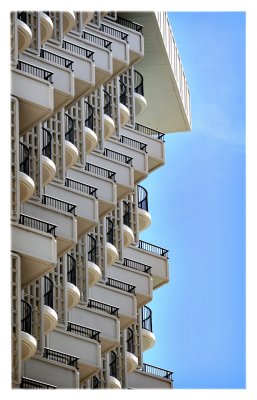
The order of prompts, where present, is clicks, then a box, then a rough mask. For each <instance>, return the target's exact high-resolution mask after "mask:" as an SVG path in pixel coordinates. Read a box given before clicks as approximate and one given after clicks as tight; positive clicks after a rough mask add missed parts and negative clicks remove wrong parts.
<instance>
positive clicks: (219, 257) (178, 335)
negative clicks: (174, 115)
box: [141, 12, 245, 388]
mask: <svg viewBox="0 0 257 400" xmlns="http://www.w3.org/2000/svg"><path fill="white" fill-rule="evenodd" d="M169 18H170V21H171V25H172V29H173V32H174V35H175V39H176V43H177V46H178V49H179V53H180V55H181V58H182V63H183V67H184V70H185V73H186V76H187V80H188V83H189V87H190V92H191V107H192V122H193V130H192V132H190V133H175V134H172V135H166V144H165V147H166V164H165V166H164V167H162V168H160V169H158V170H157V171H155V172H154V173H152V174H150V175H149V177H148V178H147V179H146V180H145V181H144V182H143V185H144V186H145V187H146V188H147V190H148V193H149V211H150V213H151V216H152V225H151V227H150V228H148V230H146V231H145V232H143V233H142V234H141V239H143V240H146V241H149V242H151V243H153V244H156V245H159V246H161V247H164V248H167V249H169V250H170V260H169V262H170V282H169V284H168V285H165V286H163V287H161V288H159V289H157V290H156V291H155V292H154V300H153V301H152V302H151V303H150V304H149V305H150V307H151V308H152V310H153V329H154V333H155V336H156V339H157V342H156V345H155V346H154V347H153V348H152V349H151V350H148V351H147V352H145V353H144V361H145V362H147V363H150V364H153V365H156V366H159V367H162V368H165V369H169V370H173V371H174V387H176V388H244V387H245V14H244V13H232V12H218V13H215V12H209V13H208V12H207V13H206V12H201V13H198V12H194V13H191V12H188V13H186V12H185V13H182V12H180V13H169Z"/></svg>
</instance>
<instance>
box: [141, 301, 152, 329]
mask: <svg viewBox="0 0 257 400" xmlns="http://www.w3.org/2000/svg"><path fill="white" fill-rule="evenodd" d="M141 318H142V328H143V329H147V330H148V331H150V332H152V331H153V324H152V310H151V309H150V308H149V307H147V306H143V307H142V308H141Z"/></svg>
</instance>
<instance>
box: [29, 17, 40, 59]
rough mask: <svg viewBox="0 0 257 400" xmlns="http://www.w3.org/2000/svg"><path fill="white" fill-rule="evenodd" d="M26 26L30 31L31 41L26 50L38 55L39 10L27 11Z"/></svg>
mask: <svg viewBox="0 0 257 400" xmlns="http://www.w3.org/2000/svg"><path fill="white" fill-rule="evenodd" d="M27 17H28V22H27V24H28V26H29V27H30V29H31V32H32V42H31V45H30V46H29V47H28V48H27V51H28V52H30V53H33V54H36V55H39V53H40V49H41V35H40V12H37V11H29V12H28V13H27Z"/></svg>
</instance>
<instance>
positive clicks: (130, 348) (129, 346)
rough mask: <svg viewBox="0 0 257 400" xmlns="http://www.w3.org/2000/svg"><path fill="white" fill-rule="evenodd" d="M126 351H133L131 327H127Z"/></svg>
mask: <svg viewBox="0 0 257 400" xmlns="http://www.w3.org/2000/svg"><path fill="white" fill-rule="evenodd" d="M126 343H127V351H129V352H130V353H133V354H134V353H135V343H134V332H133V329H131V328H128V329H127V341H126Z"/></svg>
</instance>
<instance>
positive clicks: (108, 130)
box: [104, 114, 115, 140]
mask: <svg viewBox="0 0 257 400" xmlns="http://www.w3.org/2000/svg"><path fill="white" fill-rule="evenodd" d="M114 131H115V122H114V120H113V119H112V118H111V117H109V115H107V114H104V138H105V140H107V139H109V137H111V136H112V135H113V133H114Z"/></svg>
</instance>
